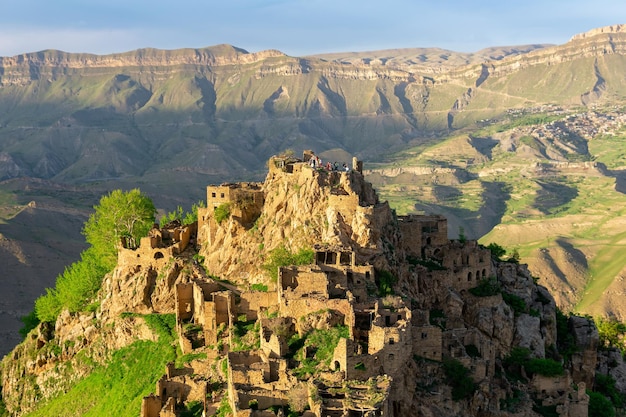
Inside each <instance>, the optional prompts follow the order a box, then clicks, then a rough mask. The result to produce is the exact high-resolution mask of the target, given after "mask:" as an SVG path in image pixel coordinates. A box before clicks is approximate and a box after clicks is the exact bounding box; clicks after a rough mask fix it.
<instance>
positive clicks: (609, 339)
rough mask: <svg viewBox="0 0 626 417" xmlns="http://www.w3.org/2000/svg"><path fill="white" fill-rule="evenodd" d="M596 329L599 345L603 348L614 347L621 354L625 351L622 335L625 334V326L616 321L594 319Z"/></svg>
mask: <svg viewBox="0 0 626 417" xmlns="http://www.w3.org/2000/svg"><path fill="white" fill-rule="evenodd" d="M594 321H595V323H596V327H597V328H598V334H599V336H600V344H601V345H602V346H603V347H606V348H610V347H616V348H618V349H619V350H621V351H622V352H624V351H626V343H625V342H624V335H625V334H626V324H624V323H622V322H621V321H618V320H616V319H613V318H610V319H604V318H602V317H600V318H596V319H595V320H594Z"/></svg>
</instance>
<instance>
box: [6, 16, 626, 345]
mask: <svg viewBox="0 0 626 417" xmlns="http://www.w3.org/2000/svg"><path fill="white" fill-rule="evenodd" d="M625 67H626V33H625V28H624V27H623V26H622V25H616V26H612V27H608V28H601V29H597V30H594V31H591V32H589V33H587V34H584V35H578V36H575V37H574V38H572V40H571V41H570V42H568V43H566V44H564V45H560V46H548V45H530V46H519V47H503V48H490V49H487V50H483V51H479V52H477V53H474V54H461V53H455V52H451V51H445V50H441V49H434V48H433V49H414V50H413V49H411V50H391V51H378V52H376V51H375V52H371V53H357V54H355V53H346V54H331V55H321V56H317V57H305V58H300V57H289V56H286V55H284V54H282V53H281V52H279V51H263V52H259V53H248V52H246V51H244V50H241V49H238V48H236V47H233V46H229V45H219V46H214V47H209V48H204V49H181V50H173V51H164V50H155V49H142V50H137V51H132V52H127V53H122V54H114V55H106V56H97V55H90V54H68V53H63V52H59V51H42V52H38V53H32V54H24V55H18V56H15V57H4V58H0V179H1V180H2V183H0V201H1V202H2V207H3V211H2V218H3V219H4V222H5V223H4V224H0V234H1V235H2V239H1V240H0V260H1V262H2V265H5V266H6V267H4V268H3V274H2V280H3V284H4V285H5V287H6V288H7V291H6V292H4V293H5V294H10V297H9V298H8V299H4V300H2V301H1V302H2V305H3V307H2V308H0V310H2V311H1V313H2V316H1V317H3V319H2V323H3V324H4V327H3V328H5V329H7V330H6V334H5V336H6V337H5V338H8V339H7V340H9V343H10V345H8V347H7V348H6V349H5V350H4V351H7V350H8V348H10V347H11V346H12V345H13V344H15V342H16V341H17V340H18V337H17V335H16V330H17V328H18V327H19V322H18V321H17V317H19V316H21V315H25V314H27V313H28V312H29V311H30V310H31V308H32V299H33V297H35V296H36V294H39V293H41V292H43V289H44V287H46V286H52V285H53V282H54V279H55V277H56V275H57V274H58V273H59V272H60V271H61V270H62V268H63V265H66V264H68V263H69V262H71V261H72V260H73V259H76V257H77V256H78V252H79V250H80V248H81V247H82V245H83V243H82V242H81V237H80V235H79V231H80V224H81V223H82V221H84V219H85V218H86V216H87V215H88V213H89V211H90V207H91V205H93V204H95V203H96V202H97V200H98V198H99V196H100V195H101V194H102V193H104V192H106V191H107V190H110V189H114V188H120V187H121V188H132V187H140V188H141V189H142V190H143V191H145V192H146V193H147V194H148V195H150V196H151V197H152V198H153V199H154V201H155V204H156V205H157V207H160V208H163V209H166V210H171V209H173V208H175V206H176V205H178V204H181V205H183V206H184V207H189V206H190V205H191V203H192V202H195V201H198V200H200V199H201V198H202V196H203V192H204V187H205V185H206V184H208V183H219V182H222V181H235V180H249V179H260V178H261V177H262V175H263V174H264V173H265V167H264V163H265V161H266V160H267V159H268V157H270V156H271V155H273V154H276V153H279V152H281V151H284V150H285V149H293V150H294V151H295V152H296V154H298V153H300V152H301V151H302V150H303V149H313V150H315V151H316V152H317V153H318V154H320V155H321V157H322V158H323V159H324V160H332V161H339V162H342V161H348V160H350V159H351V157H352V156H353V155H355V156H358V157H359V158H360V159H363V160H365V163H366V169H368V168H369V169H373V170H372V171H370V180H371V181H373V182H374V183H375V185H377V186H379V187H380V188H381V189H382V195H383V196H384V197H387V198H390V200H391V201H392V202H394V203H395V204H396V207H397V208H398V210H399V211H402V212H410V211H415V210H430V211H436V212H443V213H444V214H446V215H448V216H450V218H451V224H453V225H456V226H459V227H461V226H462V227H463V228H464V231H465V233H467V234H468V235H470V236H471V237H480V236H482V235H483V234H486V233H489V232H491V235H490V236H489V238H493V239H496V241H498V243H500V244H502V245H503V246H505V247H507V248H509V249H513V248H516V249H518V250H519V252H520V253H521V254H522V261H523V262H526V261H528V262H530V263H531V267H532V268H534V269H533V271H534V272H535V274H536V275H538V276H539V277H540V279H541V280H542V283H543V284H544V285H547V286H548V287H550V288H551V289H552V290H554V291H556V293H557V294H556V298H557V300H558V301H559V302H560V303H561V304H562V305H563V306H565V307H567V308H574V307H575V306H576V305H581V306H582V307H584V310H583V311H585V312H590V313H594V314H600V313H612V314H615V315H616V316H617V317H620V318H623V317H624V315H625V313H624V311H626V310H624V309H623V308H622V307H623V306H622V305H621V304H620V302H619V300H618V297H617V295H619V294H620V292H621V291H622V287H621V286H620V285H621V284H619V282H621V281H619V280H616V281H615V282H617V283H618V284H614V281H613V278H615V277H618V276H621V275H622V273H623V271H624V261H620V262H621V263H620V262H612V263H611V268H610V270H604V271H603V270H600V269H599V266H598V267H596V263H597V262H600V261H599V259H600V258H599V256H604V257H608V258H609V259H611V260H614V256H613V255H615V254H616V253H617V252H616V251H618V250H619V248H621V247H622V245H623V243H624V242H623V239H624V236H622V235H623V234H624V232H623V231H624V230H625V229H624V227H623V223H621V221H620V220H619V219H620V217H621V215H622V214H623V212H624V210H626V207H625V206H624V203H623V202H622V200H623V194H622V192H623V190H624V188H622V187H623V182H622V178H623V176H622V172H623V169H624V167H623V155H624V154H625V153H624V151H623V149H625V148H626V145H625V144H624V142H625V141H624V139H623V137H622V136H623V132H622V131H621V126H622V125H621V122H620V119H619V114H621V109H622V108H623V105H624V100H625V97H626V80H625V79H624V77H623V74H624V71H625V70H626V68H625ZM590 112H593V113H590ZM568 118H573V119H571V120H570V121H569V122H567V120H568ZM584 120H589V122H588V123H587V126H589V125H593V126H594V128H593V129H590V130H584V133H583V130H581V129H578V128H574V127H573V126H575V125H576V123H579V122H580V123H583V122H582V121H584ZM551 123H552V125H551ZM554 123H557V124H558V123H561V125H558V126H557V127H559V129H561V130H560V131H561V132H565V133H564V134H563V135H554V134H550V135H548V134H546V132H553V130H554V129H553V127H554ZM568 123H569V124H568ZM583 124H584V123H583ZM539 132H543V133H542V136H540V134H539ZM590 132H592V133H590ZM588 133H589V134H588ZM608 134H615V136H608ZM603 135H605V136H603ZM620 135H622V136H620ZM520 178H521V179H522V180H520ZM616 184H617V187H616ZM620 185H621V186H620ZM620 190H621V191H620ZM594 191H595V192H596V193H599V192H600V193H601V195H602V198H598V196H597V195H596V197H593V196H591V194H590V193H592V192H594ZM31 201H34V202H35V203H34V204H31V205H30V206H28V203H30V202H31ZM596 204H597V206H596ZM609 208H610V210H608V209H609ZM574 209H575V210H577V211H576V212H575V213H574V212H572V210H574ZM589 210H593V211H594V212H593V213H590V212H589ZM591 214H593V215H595V216H596V217H589V216H591ZM598 216H601V218H600V217H598ZM41 219H45V220H44V221H43V224H44V225H45V226H46V228H47V229H44V226H42V223H40V222H41ZM598 222H600V223H598ZM587 224H589V225H590V226H589V227H588V228H587V226H585V225H587ZM598 224H601V225H602V226H597V225H598ZM581 225H582V226H581ZM593 228H596V229H597V230H594V231H590V229H593ZM514 229H515V230H518V229H519V230H530V231H531V232H530V233H526V234H525V235H524V236H522V235H523V234H524V233H517V232H516V233H513V232H512V231H513V230H514ZM44 231H45V233H44ZM451 232H452V233H453V234H456V233H457V230H456V228H452V227H451ZM538 235H539V236H541V239H539V240H538V239H536V236H538ZM512 236H515V239H513V238H512ZM594 262H596V263H594ZM35 265H37V266H41V265H43V269H44V270H43V271H42V270H39V269H38V268H37V269H36V268H34V266H35ZM572 265H574V266H573V267H572ZM594 268H596V269H594ZM590 271H591V272H590ZM590 274H595V275H590ZM598 274H599V275H598ZM594 276H595V277H599V276H601V277H602V279H603V280H604V281H606V282H607V285H613V286H614V287H613V288H612V289H611V292H610V293H609V295H610V294H613V296H609V297H606V296H601V297H600V298H598V299H597V300H600V302H596V303H594V304H593V305H591V304H585V303H583V304H580V303H581V300H583V298H584V297H583V294H584V289H585V287H586V286H588V285H589V282H592V281H593V280H590V278H593V277H594ZM615 285H617V286H615ZM603 288H606V286H605V287H603ZM592 290H596V291H597V288H592ZM603 292H604V291H603V290H602V288H601V289H600V293H603Z"/></svg>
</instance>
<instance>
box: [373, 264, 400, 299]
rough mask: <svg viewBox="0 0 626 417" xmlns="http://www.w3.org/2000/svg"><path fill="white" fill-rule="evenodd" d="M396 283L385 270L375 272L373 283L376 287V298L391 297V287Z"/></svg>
mask: <svg viewBox="0 0 626 417" xmlns="http://www.w3.org/2000/svg"><path fill="white" fill-rule="evenodd" d="M397 281H398V278H396V277H395V276H394V275H393V274H392V273H391V272H389V271H385V270H379V269H377V270H376V278H375V282H376V285H377V286H378V296H379V297H381V298H382V297H385V296H387V295H393V294H394V292H393V286H394V285H395V284H396V282H397Z"/></svg>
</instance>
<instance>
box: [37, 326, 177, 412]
mask: <svg viewBox="0 0 626 417" xmlns="http://www.w3.org/2000/svg"><path fill="white" fill-rule="evenodd" d="M158 332H159V333H160V337H159V341H158V342H151V341H146V340H140V341H137V342H135V343H133V344H132V345H130V346H128V347H126V348H123V349H120V350H119V351H117V352H115V353H114V354H113V357H112V359H111V361H110V362H109V363H108V364H107V366H103V367H100V368H97V369H96V370H95V371H94V372H92V373H91V374H90V375H89V376H87V377H86V378H84V379H83V380H81V381H80V382H78V383H77V384H76V385H74V386H73V388H72V389H71V390H70V391H68V392H67V393H65V394H64V395H62V396H60V397H57V398H55V399H52V400H50V401H49V402H47V403H46V404H44V405H43V406H41V407H40V408H39V409H38V410H37V411H35V412H32V413H30V414H28V416H29V417H37V416H42V417H43V416H61V415H62V416H68V417H73V416H75V417H78V416H90V417H96V416H103V417H104V416H119V417H122V416H128V417H135V416H137V415H138V413H139V410H140V409H141V399H142V398H143V397H145V396H147V395H149V394H151V393H153V392H154V387H155V384H156V382H157V381H158V380H159V378H161V377H162V376H163V372H164V369H165V365H166V364H167V363H168V362H171V361H172V360H174V359H175V357H176V353H175V348H174V347H173V338H172V336H171V329H163V328H161V329H159V331H158Z"/></svg>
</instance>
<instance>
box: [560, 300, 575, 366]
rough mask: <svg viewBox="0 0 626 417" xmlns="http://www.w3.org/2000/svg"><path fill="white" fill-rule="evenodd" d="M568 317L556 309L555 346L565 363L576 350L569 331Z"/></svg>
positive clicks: (572, 336)
mask: <svg viewBox="0 0 626 417" xmlns="http://www.w3.org/2000/svg"><path fill="white" fill-rule="evenodd" d="M568 321H569V316H566V315H565V314H563V312H562V311H561V310H560V309H559V308H557V309H556V346H557V349H558V350H559V353H560V354H561V355H562V356H563V359H564V360H565V361H567V360H568V359H569V358H570V357H571V356H572V354H573V353H574V352H576V351H577V350H578V347H577V346H576V341H575V340H574V335H573V334H572V332H570V331H569V326H568V324H567V323H568Z"/></svg>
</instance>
